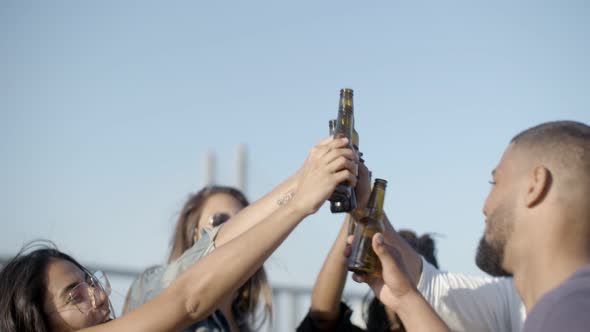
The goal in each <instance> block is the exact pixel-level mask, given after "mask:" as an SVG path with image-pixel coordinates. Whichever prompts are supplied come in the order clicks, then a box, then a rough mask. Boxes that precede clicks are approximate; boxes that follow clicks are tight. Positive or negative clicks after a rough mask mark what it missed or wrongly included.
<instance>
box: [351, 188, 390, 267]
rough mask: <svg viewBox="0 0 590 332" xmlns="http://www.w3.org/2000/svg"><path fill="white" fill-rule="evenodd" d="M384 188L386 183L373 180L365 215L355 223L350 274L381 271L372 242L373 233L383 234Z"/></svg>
mask: <svg viewBox="0 0 590 332" xmlns="http://www.w3.org/2000/svg"><path fill="white" fill-rule="evenodd" d="M386 186H387V181H385V180H383V179H375V182H374V183H373V190H372V191H371V196H370V198H369V203H367V209H366V210H365V215H364V216H363V217H362V218H361V220H359V221H357V222H356V227H355V229H354V242H353V243H352V252H351V254H350V256H349V257H348V270H350V271H352V272H355V273H364V274H374V273H377V272H379V271H380V270H381V264H380V262H379V258H377V256H376V255H375V252H374V251H373V245H372V241H373V235H375V233H378V232H380V233H382V232H383V221H382V217H383V201H384V199H385V187H386Z"/></svg>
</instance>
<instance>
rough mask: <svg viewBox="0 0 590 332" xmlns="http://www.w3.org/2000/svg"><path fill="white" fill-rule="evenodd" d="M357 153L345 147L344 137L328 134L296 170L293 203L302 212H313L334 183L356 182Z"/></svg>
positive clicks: (330, 190)
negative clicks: (333, 136)
mask: <svg viewBox="0 0 590 332" xmlns="http://www.w3.org/2000/svg"><path fill="white" fill-rule="evenodd" d="M357 173H358V157H357V155H356V153H355V152H354V151H352V150H351V149H349V148H348V139H346V138H336V139H334V138H329V139H326V140H324V141H321V142H320V143H319V144H318V145H316V146H315V147H313V148H312V149H311V151H310V153H309V155H308V157H307V159H306V160H305V162H304V164H303V166H302V167H301V169H300V170H299V171H298V175H297V176H298V180H297V189H296V192H295V194H294V197H293V199H292V200H293V202H292V203H293V204H294V205H295V206H296V207H297V208H298V209H300V210H301V211H302V212H304V213H305V214H308V215H309V214H313V213H315V212H316V211H317V210H318V209H319V208H320V206H321V205H322V204H323V203H324V202H325V201H326V200H327V199H328V197H330V195H331V194H332V192H333V191H334V189H335V188H336V186H337V185H338V184H339V183H340V182H343V181H348V182H349V183H350V184H351V185H352V186H355V185H356V183H357Z"/></svg>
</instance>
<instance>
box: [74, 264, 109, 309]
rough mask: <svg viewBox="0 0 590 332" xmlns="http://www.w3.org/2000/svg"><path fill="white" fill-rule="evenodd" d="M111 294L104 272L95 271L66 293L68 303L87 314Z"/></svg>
mask: <svg viewBox="0 0 590 332" xmlns="http://www.w3.org/2000/svg"><path fill="white" fill-rule="evenodd" d="M109 295H111V283H110V282H109V279H108V278H107V276H106V274H104V273H103V272H102V271H96V272H95V273H94V274H93V275H88V276H87V280H86V281H83V282H81V283H79V284H77V285H76V286H75V287H74V288H72V290H70V292H69V293H68V299H67V302H68V304H73V305H75V306H76V308H78V310H80V312H81V313H83V314H88V313H89V312H90V311H91V310H92V309H97V308H98V307H100V306H101V305H102V303H104V302H105V301H108V297H109Z"/></svg>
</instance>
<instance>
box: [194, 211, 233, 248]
mask: <svg viewBox="0 0 590 332" xmlns="http://www.w3.org/2000/svg"><path fill="white" fill-rule="evenodd" d="M229 218H231V216H230V215H229V214H227V213H225V212H219V213H215V214H212V215H211V216H210V217H209V219H208V220H207V227H217V226H219V225H221V224H223V223H224V222H226V221H228V220H229ZM199 237H200V236H199V227H198V226H195V227H194V228H193V243H195V242H197V240H198V239H199Z"/></svg>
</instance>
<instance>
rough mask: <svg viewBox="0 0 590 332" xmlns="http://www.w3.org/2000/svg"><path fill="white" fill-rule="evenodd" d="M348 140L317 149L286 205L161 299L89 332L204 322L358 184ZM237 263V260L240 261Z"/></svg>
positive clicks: (206, 259)
mask: <svg viewBox="0 0 590 332" xmlns="http://www.w3.org/2000/svg"><path fill="white" fill-rule="evenodd" d="M346 144H347V141H346V139H336V140H334V139H330V140H327V141H324V142H322V143H320V145H318V146H316V147H315V148H314V149H313V150H312V153H310V156H309V158H308V161H309V164H308V167H307V168H306V169H305V170H304V172H302V174H301V177H300V180H299V183H298V187H297V192H296V193H295V195H294V197H293V199H292V200H291V201H290V202H288V203H287V204H284V205H282V206H281V207H280V208H278V209H276V210H275V211H274V212H272V213H271V214H270V215H269V216H268V217H266V218H264V219H263V220H262V221H260V222H258V223H256V224H255V226H253V227H252V228H250V229H249V230H247V231H246V232H244V233H243V234H241V235H239V236H237V237H235V238H234V239H233V240H231V241H229V242H227V243H226V244H225V245H224V246H221V247H219V248H217V249H216V250H215V251H213V252H212V253H211V254H209V255H207V256H205V257H203V258H202V259H201V260H199V261H198V262H197V263H195V264H194V265H193V266H192V267H191V268H189V269H188V270H187V271H186V272H184V273H183V274H182V275H181V276H180V277H179V278H178V279H176V280H175V281H174V282H173V283H172V284H171V286H170V287H168V288H166V289H165V290H164V291H163V292H162V293H161V294H160V295H158V296H157V297H156V298H154V299H153V300H151V301H148V302H147V303H146V304H144V305H142V306H140V307H139V308H137V309H136V310H133V311H131V312H130V313H128V314H126V315H125V316H123V317H121V318H119V319H117V320H114V321H111V322H109V323H106V324H102V325H98V326H96V327H93V328H90V329H88V331H95V332H101V331H142V332H145V331H171V332H172V331H179V330H183V329H184V328H186V327H188V326H190V324H192V323H194V322H196V321H199V320H202V319H204V318H205V317H207V316H208V315H210V314H211V313H212V312H213V310H214V309H215V308H217V307H218V306H219V305H220V303H221V301H222V300H223V299H224V298H227V296H229V295H230V294H232V293H233V292H234V291H235V290H236V289H237V288H238V287H239V286H240V285H242V284H243V283H244V282H245V281H246V280H247V279H248V278H249V277H250V276H251V275H252V274H254V272H255V271H256V270H257V269H258V268H259V267H260V266H261V265H262V263H263V262H264V261H265V260H266V259H267V258H268V257H269V256H270V255H271V254H272V252H273V251H274V250H275V249H276V248H277V247H278V246H279V244H280V243H281V242H282V241H283V240H284V239H285V238H286V237H287V235H288V234H289V233H290V232H291V231H292V230H293V229H294V228H295V227H296V226H297V225H298V224H299V222H301V220H302V219H303V218H305V217H306V216H308V215H310V214H313V213H315V212H316V211H317V209H319V207H320V206H321V205H322V203H324V201H325V200H326V199H327V198H328V197H329V195H330V194H331V193H332V191H333V190H334V188H335V187H336V185H337V184H338V183H340V182H342V181H349V182H350V183H353V184H355V183H356V174H355V173H354V172H355V170H356V156H355V155H354V154H353V152H352V151H350V149H348V148H346ZM236 258H237V259H236Z"/></svg>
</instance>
